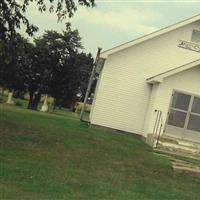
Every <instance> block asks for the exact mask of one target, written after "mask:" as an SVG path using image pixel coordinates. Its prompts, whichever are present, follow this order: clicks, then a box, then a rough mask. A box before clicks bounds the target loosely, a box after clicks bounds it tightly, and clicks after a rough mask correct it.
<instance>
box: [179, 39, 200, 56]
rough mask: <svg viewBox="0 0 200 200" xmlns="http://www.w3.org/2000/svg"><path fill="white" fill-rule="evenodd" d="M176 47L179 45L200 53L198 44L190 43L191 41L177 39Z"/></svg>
mask: <svg viewBox="0 0 200 200" xmlns="http://www.w3.org/2000/svg"><path fill="white" fill-rule="evenodd" d="M178 47H181V48H184V49H188V50H192V51H196V52H199V53H200V45H199V44H195V43H192V42H187V41H184V40H179V44H178Z"/></svg>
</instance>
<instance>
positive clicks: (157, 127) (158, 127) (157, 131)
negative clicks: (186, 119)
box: [153, 110, 163, 148]
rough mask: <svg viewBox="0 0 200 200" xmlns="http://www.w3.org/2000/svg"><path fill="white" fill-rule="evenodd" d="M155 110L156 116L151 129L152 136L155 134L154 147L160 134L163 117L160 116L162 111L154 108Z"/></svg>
mask: <svg viewBox="0 0 200 200" xmlns="http://www.w3.org/2000/svg"><path fill="white" fill-rule="evenodd" d="M155 112H157V116H156V121H155V125H154V129H153V136H156V146H155V148H157V147H158V143H159V139H160V135H161V130H162V127H163V117H162V111H161V110H155Z"/></svg>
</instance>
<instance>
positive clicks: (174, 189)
mask: <svg viewBox="0 0 200 200" xmlns="http://www.w3.org/2000/svg"><path fill="white" fill-rule="evenodd" d="M0 106H1V115H0V117H1V118H0V199H14V200H16V199H20V200H22V199H31V200H32V199H36V200H40V199H41V200H46V199H56V200H57V199H59V200H60V199H69V200H71V199H84V200H88V199H91V200H95V199H102V200H103V199H104V200H110V199H114V200H118V199H119V200H127V199H130V200H151V199H152V200H155V199H159V200H163V199H169V200H173V199H174V200H179V199H180V200H188V199H191V200H195V199H200V189H199V188H200V179H199V178H197V177H196V178H195V177H192V176H189V175H187V174H175V173H174V172H173V171H172V168H171V165H170V162H169V160H168V159H167V158H165V157H162V156H159V155H155V154H153V152H152V149H151V148H150V147H148V146H147V145H146V144H145V143H144V142H142V141H141V140H138V139H137V138H135V137H132V136H122V135H117V134H114V133H109V132H104V131H100V130H95V129H92V128H89V127H88V126H87V125H86V124H84V123H81V122H80V121H79V120H78V118H77V117H76V116H75V115H74V114H73V113H70V112H66V111H65V112H61V113H59V112H58V113H56V114H52V113H51V114H46V113H40V112H36V111H30V110H27V109H24V108H21V107H16V106H10V105H6V104H0Z"/></svg>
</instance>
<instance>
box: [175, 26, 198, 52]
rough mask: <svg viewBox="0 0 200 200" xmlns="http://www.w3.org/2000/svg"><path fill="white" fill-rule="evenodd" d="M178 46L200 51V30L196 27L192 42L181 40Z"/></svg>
mask: <svg viewBox="0 0 200 200" xmlns="http://www.w3.org/2000/svg"><path fill="white" fill-rule="evenodd" d="M178 47H180V48H183V49H188V50H192V51H196V52H200V31H199V30H195V29H194V30H193V31H192V36H191V42H187V41H184V40H179V44H178Z"/></svg>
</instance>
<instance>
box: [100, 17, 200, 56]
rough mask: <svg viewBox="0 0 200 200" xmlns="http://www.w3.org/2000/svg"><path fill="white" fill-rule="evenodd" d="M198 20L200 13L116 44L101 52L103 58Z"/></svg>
mask: <svg viewBox="0 0 200 200" xmlns="http://www.w3.org/2000/svg"><path fill="white" fill-rule="evenodd" d="M198 20H200V15H196V16H194V17H191V18H189V19H186V20H183V21H181V22H178V23H176V24H173V25H171V26H168V27H166V28H162V29H160V30H158V31H155V32H153V33H150V34H148V35H145V36H142V37H139V38H137V39H135V40H132V41H129V42H126V43H124V44H121V45H118V46H116V47H114V48H111V49H108V50H106V51H104V52H102V53H101V57H102V58H107V57H108V55H110V54H113V53H115V52H118V51H121V50H123V49H126V48H129V47H131V46H133V45H136V44H138V43H141V42H144V41H146V40H149V39H152V38H154V37H156V36H159V35H162V34H164V33H167V32H169V31H172V30H175V29H177V28H180V27H183V26H185V25H188V24H190V23H193V22H195V21H198Z"/></svg>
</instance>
